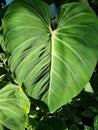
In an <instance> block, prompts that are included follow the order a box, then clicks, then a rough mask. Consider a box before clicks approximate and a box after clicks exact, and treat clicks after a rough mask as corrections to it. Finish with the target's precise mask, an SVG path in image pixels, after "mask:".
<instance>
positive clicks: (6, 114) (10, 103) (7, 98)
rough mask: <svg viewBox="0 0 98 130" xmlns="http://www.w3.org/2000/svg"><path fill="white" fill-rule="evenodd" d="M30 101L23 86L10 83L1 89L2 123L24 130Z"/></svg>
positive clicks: (12, 129) (0, 114)
mask: <svg viewBox="0 0 98 130" xmlns="http://www.w3.org/2000/svg"><path fill="white" fill-rule="evenodd" d="M29 109H30V103H29V100H28V98H27V97H26V95H25V94H24V92H23V91H22V89H21V87H18V86H16V85H13V84H8V85H6V86H5V87H4V88H2V89H1V90H0V125H1V126H2V125H3V126H5V127H7V128H9V129H11V130H24V128H25V123H26V121H27V113H28V112H29Z"/></svg>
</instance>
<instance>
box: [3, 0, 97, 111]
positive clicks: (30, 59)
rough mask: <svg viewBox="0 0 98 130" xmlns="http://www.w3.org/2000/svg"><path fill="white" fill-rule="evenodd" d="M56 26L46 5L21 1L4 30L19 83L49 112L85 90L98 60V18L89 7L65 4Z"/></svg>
mask: <svg viewBox="0 0 98 130" xmlns="http://www.w3.org/2000/svg"><path fill="white" fill-rule="evenodd" d="M16 8H17V10H16ZM56 21H57V23H55V28H52V27H51V16H50V9H49V6H48V5H47V4H45V3H43V2H39V0H33V1H31V0H28V1H27V0H17V1H14V2H12V4H11V5H10V6H9V8H8V10H7V12H6V15H5V18H4V26H3V29H4V38H5V39H4V41H5V42H4V46H5V47H6V49H7V51H8V52H9V53H10V54H11V56H10V59H9V66H10V69H11V71H12V72H13V73H15V76H16V81H17V83H18V84H20V85H22V84H24V86H25V89H26V92H27V94H28V95H29V96H31V97H33V98H34V99H37V100H41V101H43V102H44V103H46V104H47V105H48V107H49V110H50V111H51V112H53V111H55V110H56V109H58V108H59V107H61V106H62V105H64V104H66V103H68V102H69V101H70V100H71V99H72V98H73V97H75V96H76V95H77V94H78V93H79V92H80V91H81V90H82V89H83V88H84V86H85V85H86V84H87V83H88V82H89V80H90V78H91V75H92V73H93V70H94V68H95V65H96V62H97V58H98V54H97V53H98V50H97V48H98V18H97V16H96V15H95V13H94V12H93V11H92V9H91V8H90V7H89V6H87V5H84V4H82V3H77V2H76V3H71V4H65V5H63V6H61V8H60V10H59V13H58V17H57V19H56Z"/></svg>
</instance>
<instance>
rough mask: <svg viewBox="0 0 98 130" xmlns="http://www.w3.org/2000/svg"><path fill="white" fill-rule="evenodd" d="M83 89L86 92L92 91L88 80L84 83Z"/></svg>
mask: <svg viewBox="0 0 98 130" xmlns="http://www.w3.org/2000/svg"><path fill="white" fill-rule="evenodd" d="M84 90H85V91H86V92H89V93H94V91H93V88H92V86H91V84H90V82H88V83H87V84H86V85H85V88H84Z"/></svg>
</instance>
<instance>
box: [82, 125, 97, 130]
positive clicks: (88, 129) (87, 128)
mask: <svg viewBox="0 0 98 130" xmlns="http://www.w3.org/2000/svg"><path fill="white" fill-rule="evenodd" d="M84 130H93V128H92V127H90V126H86V125H84ZM94 130H95V129H94Z"/></svg>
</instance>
